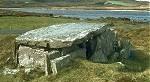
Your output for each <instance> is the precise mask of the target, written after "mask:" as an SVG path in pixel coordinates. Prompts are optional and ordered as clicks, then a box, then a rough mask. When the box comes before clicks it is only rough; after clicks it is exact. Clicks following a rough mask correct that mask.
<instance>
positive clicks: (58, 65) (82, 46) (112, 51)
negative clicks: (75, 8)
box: [15, 23, 130, 75]
mask: <svg viewBox="0 0 150 82" xmlns="http://www.w3.org/2000/svg"><path fill="white" fill-rule="evenodd" d="M129 45H130V43H129V41H125V40H123V41H121V40H119V39H118V37H117V34H116V32H115V31H114V30H113V29H112V27H111V25H108V24H105V23H100V24H97V23H66V24H59V25H52V26H48V27H43V28H39V29H35V30H31V31H28V32H26V33H24V34H22V35H20V36H19V37H17V38H16V43H15V60H16V64H17V65H18V67H20V66H23V67H25V68H36V67H38V68H40V69H41V70H43V71H45V74H46V75H48V74H51V73H52V74H54V75H56V74H57V73H58V72H59V71H60V70H61V69H63V68H64V67H67V66H70V65H71V61H72V60H73V59H76V58H85V59H87V60H90V61H93V62H96V63H107V62H108V61H109V60H112V59H113V60H116V59H120V58H122V59H126V58H127V57H128V56H129V54H130V46H129Z"/></svg>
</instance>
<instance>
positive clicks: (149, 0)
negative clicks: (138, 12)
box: [136, 0, 150, 2]
mask: <svg viewBox="0 0 150 82" xmlns="http://www.w3.org/2000/svg"><path fill="white" fill-rule="evenodd" d="M136 1H148V2H150V0H136Z"/></svg>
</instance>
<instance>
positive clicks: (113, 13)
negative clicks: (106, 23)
mask: <svg viewBox="0 0 150 82" xmlns="http://www.w3.org/2000/svg"><path fill="white" fill-rule="evenodd" d="M7 9H11V10H14V11H23V12H35V13H48V14H54V15H61V16H66V17H77V18H81V19H86V18H89V19H98V18H101V17H115V18H118V17H121V18H130V19H132V20H137V21H148V22H150V11H142V10H79V9H72V10H65V9H60V10H58V9H47V8H7Z"/></svg>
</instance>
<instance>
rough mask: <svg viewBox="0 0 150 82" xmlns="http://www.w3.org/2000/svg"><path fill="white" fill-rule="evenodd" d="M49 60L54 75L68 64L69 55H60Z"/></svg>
mask: <svg viewBox="0 0 150 82" xmlns="http://www.w3.org/2000/svg"><path fill="white" fill-rule="evenodd" d="M50 62H51V69H52V72H53V75H56V74H57V73H58V71H59V70H60V69H62V68H64V67H66V66H68V65H69V64H70V55H66V56H62V57H59V58H56V59H53V60H51V61H50Z"/></svg>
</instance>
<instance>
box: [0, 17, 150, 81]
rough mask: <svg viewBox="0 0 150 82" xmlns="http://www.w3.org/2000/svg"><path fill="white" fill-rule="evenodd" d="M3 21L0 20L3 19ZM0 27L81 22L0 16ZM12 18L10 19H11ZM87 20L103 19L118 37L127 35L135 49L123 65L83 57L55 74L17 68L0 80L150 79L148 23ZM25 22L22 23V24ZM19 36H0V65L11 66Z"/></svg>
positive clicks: (27, 26) (0, 77)
mask: <svg viewBox="0 0 150 82" xmlns="http://www.w3.org/2000/svg"><path fill="white" fill-rule="evenodd" d="M1 18H2V19H3V20H5V22H3V21H2V19H1ZM0 20H1V21H0V24H1V26H0V27H1V29H4V28H9V27H7V26H11V27H12V28H13V29H22V28H27V29H31V28H39V27H41V26H47V25H51V24H58V23H66V22H80V21H79V20H74V19H64V18H49V17H0ZM10 20H11V21H10ZM86 22H96V23H100V22H106V23H111V24H113V25H114V26H115V27H117V28H116V30H118V33H119V36H120V37H123V38H128V39H129V40H130V41H131V43H132V44H133V46H134V47H135V48H136V49H137V50H135V52H134V56H135V57H134V58H132V59H130V60H126V61H124V64H125V67H124V66H122V65H120V64H118V63H112V64H101V63H93V62H90V61H88V60H85V59H76V60H74V61H73V65H72V66H70V67H67V68H65V69H63V70H61V71H60V72H59V74H58V75H56V76H53V75H49V76H47V77H46V76H43V72H41V71H40V70H39V69H36V70H34V71H32V72H31V73H29V74H28V75H27V74H25V73H24V72H23V71H20V72H19V73H17V74H16V75H1V74H0V81H1V82H60V81H61V82H150V67H149V66H150V63H149V62H150V54H148V53H149V52H150V50H149V45H150V44H149V40H150V37H149V36H150V35H149V31H150V29H149V28H148V27H149V24H148V23H141V22H131V21H129V20H121V19H112V18H111V19H110V18H108V19H103V20H89V21H86ZM24 23H25V24H27V25H25V24H24ZM17 36H18V35H0V67H1V68H2V67H4V66H8V67H13V65H12V64H13V61H12V59H10V60H9V61H7V59H8V58H9V57H11V58H12V57H13V49H14V41H15V37H17Z"/></svg>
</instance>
